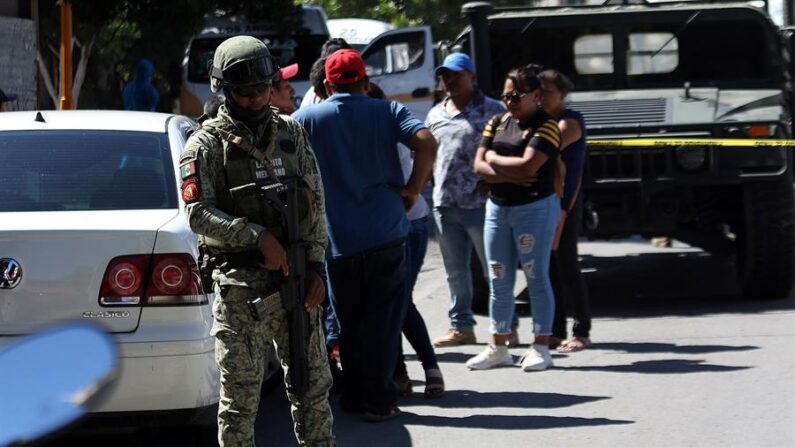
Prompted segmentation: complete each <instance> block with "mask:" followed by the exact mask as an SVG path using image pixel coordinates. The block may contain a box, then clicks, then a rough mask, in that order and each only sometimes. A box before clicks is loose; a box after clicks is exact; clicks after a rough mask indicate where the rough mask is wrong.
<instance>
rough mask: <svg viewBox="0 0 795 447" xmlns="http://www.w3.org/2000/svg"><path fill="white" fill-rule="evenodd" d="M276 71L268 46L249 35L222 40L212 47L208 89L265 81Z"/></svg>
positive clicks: (265, 82)
mask: <svg viewBox="0 0 795 447" xmlns="http://www.w3.org/2000/svg"><path fill="white" fill-rule="evenodd" d="M278 71H279V66H278V65H277V63H276V61H275V60H274V59H273V56H271V52H270V50H268V47H267V46H266V45H265V44H264V43H263V42H262V41H261V40H259V39H257V38H256V37H252V36H235V37H230V38H229V39H226V40H225V41H223V42H221V45H218V48H217V49H216V50H215V55H214V57H213V62H212V65H211V66H210V89H211V90H212V91H213V92H218V91H220V90H222V89H224V88H225V87H230V88H236V87H245V86H253V85H257V84H269V83H271V82H273V79H274V77H275V76H276V74H277V73H278Z"/></svg>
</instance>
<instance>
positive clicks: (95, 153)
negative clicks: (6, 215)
mask: <svg viewBox="0 0 795 447" xmlns="http://www.w3.org/2000/svg"><path fill="white" fill-rule="evenodd" d="M0 191H2V192H3V200H1V201H0V212H1V211H87V210H124V209H169V208H177V207H178V202H177V193H176V181H175V178H174V167H173V163H172V161H171V153H170V149H169V146H168V141H167V138H166V135H165V134H162V135H161V134H156V133H143V132H110V131H107V132H99V131H97V132H85V131H40V132H2V133H0Z"/></svg>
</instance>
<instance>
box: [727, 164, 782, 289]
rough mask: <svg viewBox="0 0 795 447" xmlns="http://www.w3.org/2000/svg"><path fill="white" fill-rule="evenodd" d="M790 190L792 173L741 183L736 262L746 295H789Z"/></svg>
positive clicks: (741, 284)
mask: <svg viewBox="0 0 795 447" xmlns="http://www.w3.org/2000/svg"><path fill="white" fill-rule="evenodd" d="M793 194H795V191H793V184H792V176H791V174H787V175H784V176H782V177H781V178H780V179H777V180H776V181H772V182H753V183H747V184H744V185H742V204H743V213H744V215H743V216H742V224H741V225H740V228H739V231H738V234H737V239H736V244H737V262H736V263H737V270H738V275H739V282H740V286H741V288H742V292H743V295H744V296H745V297H746V298H751V299H773V298H785V297H786V296H788V295H789V292H790V289H791V287H792V282H793V249H794V248H795V226H793V220H794V219H795V216H794V213H795V210H794V209H793V204H794V202H795V199H794V196H793Z"/></svg>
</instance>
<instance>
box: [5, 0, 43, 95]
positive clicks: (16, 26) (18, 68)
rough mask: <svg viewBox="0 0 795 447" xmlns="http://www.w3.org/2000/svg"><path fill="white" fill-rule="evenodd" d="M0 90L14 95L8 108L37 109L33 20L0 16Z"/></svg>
mask: <svg viewBox="0 0 795 447" xmlns="http://www.w3.org/2000/svg"><path fill="white" fill-rule="evenodd" d="M0 1H2V0H0ZM15 3H16V2H15ZM0 89H2V90H3V91H4V92H5V93H6V94H12V95H17V100H16V101H14V102H12V103H10V104H9V106H10V107H9V109H10V110H34V109H35V108H36V35H35V27H34V24H33V21H32V20H29V19H19V18H15V17H0Z"/></svg>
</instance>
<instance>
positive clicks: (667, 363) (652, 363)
mask: <svg viewBox="0 0 795 447" xmlns="http://www.w3.org/2000/svg"><path fill="white" fill-rule="evenodd" d="M749 368H751V367H750V366H726V365H713V364H710V363H704V360H688V359H671V360H646V361H639V362H633V363H631V364H629V365H605V366H567V367H557V368H556V369H562V370H564V371H603V372H620V373H640V374H682V373H703V372H731V371H742V370H744V369H749Z"/></svg>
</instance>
